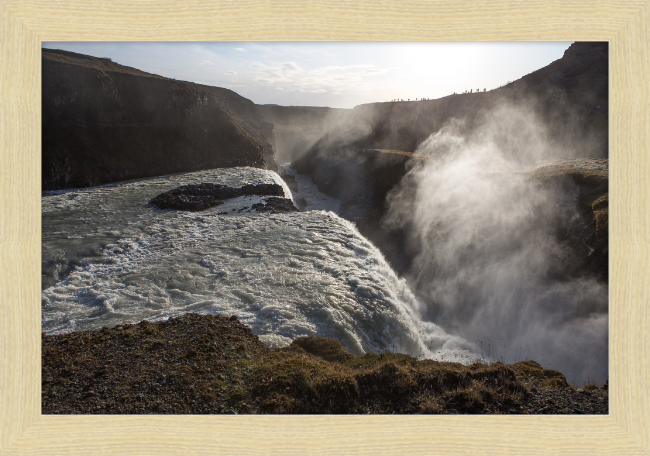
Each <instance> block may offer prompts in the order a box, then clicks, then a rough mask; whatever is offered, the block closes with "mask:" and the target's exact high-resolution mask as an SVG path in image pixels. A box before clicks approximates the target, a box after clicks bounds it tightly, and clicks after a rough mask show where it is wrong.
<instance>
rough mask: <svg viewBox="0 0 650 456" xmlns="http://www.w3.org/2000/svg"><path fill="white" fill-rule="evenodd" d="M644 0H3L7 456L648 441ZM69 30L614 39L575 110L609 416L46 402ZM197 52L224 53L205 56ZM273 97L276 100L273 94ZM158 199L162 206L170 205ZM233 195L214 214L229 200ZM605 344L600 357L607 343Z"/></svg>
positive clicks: (461, 448) (589, 450)
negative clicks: (47, 408) (589, 199)
mask: <svg viewBox="0 0 650 456" xmlns="http://www.w3.org/2000/svg"><path fill="white" fill-rule="evenodd" d="M647 9H648V4H647V2H644V1H638V2H636V1H626V2H616V1H613V0H609V1H602V2H595V3H590V4H588V5H582V4H580V5H578V4H576V5H573V4H572V5H564V4H561V5H553V6H551V7H549V6H547V5H546V4H541V3H540V4H538V3H531V2H520V3H515V4H513V3H512V2H494V3H490V4H489V5H488V4H485V5H483V4H476V3H475V2H437V3H431V2H425V1H421V0H418V1H401V2H399V3H394V4H382V5H379V4H377V3H376V2H371V1H362V2H357V3H354V4H353V5H352V6H351V5H350V4H349V3H346V2H343V1H340V2H339V1H335V2H327V3H316V4H309V5H307V6H305V5H297V4H292V3H290V2H287V3H271V4H269V3H264V2H256V1H252V2H245V3H243V4H237V5H233V4H230V3H225V2H224V3H219V2H215V3H209V4H200V5H190V6H186V5H182V4H178V5H176V4H174V3H165V2H149V3H143V4H137V5H134V4H132V3H128V2H111V3H110V5H105V6H101V7H97V5H95V4H94V3H92V2H87V1H77V2H62V3H58V2H46V3H39V2H37V1H30V0H27V1H21V2H19V1H7V0H0V24H2V26H1V30H2V32H0V33H1V34H2V36H3V39H2V40H0V56H1V57H0V71H1V73H0V81H1V87H0V144H1V145H2V146H1V148H0V153H1V154H2V164H3V165H4V166H3V171H2V176H3V177H2V180H1V181H0V189H1V194H2V211H1V212H0V268H1V271H2V273H1V274H0V297H1V302H2V306H1V309H2V310H1V313H0V315H1V316H2V318H0V341H2V343H1V344H0V350H1V354H2V355H3V356H2V357H1V358H0V419H1V420H2V423H1V425H0V454H59V453H60V454H89V453H90V454H122V453H124V454H141V453H142V454H177V453H189V454H195V453H200V454H203V453H206V454H213V453H228V454H230V453H232V454H257V453H260V454H348V453H360V454H430V453H431V452H432V450H433V449H435V452H436V453H444V454H469V453H473V454H576V455H583V454H648V452H650V437H648V436H649V435H650V420H649V417H648V412H647V410H650V387H649V386H648V379H647V372H648V369H649V368H650V361H648V356H649V353H648V344H649V343H650V342H649V339H648V338H647V337H646V336H645V331H647V329H648V327H649V325H650V317H648V315H649V314H648V312H647V311H646V310H645V306H647V303H646V302H645V301H646V299H645V297H646V296H647V295H648V291H649V290H648V285H646V283H647V280H645V277H644V271H645V269H644V266H645V264H646V262H647V256H648V254H649V253H650V252H648V249H647V247H646V246H645V245H646V242H645V238H644V237H643V234H645V233H646V232H647V231H648V229H647V228H648V227H647V217H646V216H645V210H644V209H645V208H644V203H645V199H644V195H645V194H646V192H647V188H646V187H647V184H646V183H645V179H644V178H645V177H646V176H647V175H648V172H650V169H649V168H650V162H649V161H650V159H649V158H647V157H646V155H647V154H645V153H644V152H645V151H646V149H647V148H648V139H647V134H648V127H647V120H648V119H647V106H648V105H649V104H650V100H648V97H649V96H650V94H649V93H648V91H647V80H648V71H650V67H649V66H648V61H650V57H649V56H650V51H649V49H648V47H649V45H648V40H647V36H648V33H649V32H648V21H647V17H646V16H647ZM63 41H75V42H90V41H152V42H163V41H176V42H178V41H202V42H210V41H211V42H242V43H243V42H260V41H274V42H280V41H342V42H350V41H382V42H389V41H398V42H434V41H440V42H443V41H444V42H469V41H477V42H486V41H509V42H513V41H517V42H519V41H521V42H525V41H547V42H549V41H556V42H559V41H562V42H569V41H575V42H580V41H590V42H594V41H600V42H608V51H609V100H608V103H607V110H606V111H605V108H604V107H601V106H600V105H598V106H591V105H590V104H589V102H588V101H585V102H584V103H583V104H584V106H582V108H584V109H585V110H590V111H589V112H590V113H591V111H594V112H597V113H598V115H601V116H604V115H607V116H609V155H610V156H611V164H612V168H611V170H609V172H610V173H611V178H612V180H613V186H612V193H611V196H612V205H611V206H612V212H611V214H612V217H611V223H610V224H609V241H608V242H609V245H608V247H607V248H606V251H607V250H608V252H609V253H608V255H609V273H608V277H609V289H608V293H609V299H608V306H609V310H608V324H609V330H608V331H607V329H606V325H607V323H605V326H604V327H603V328H600V329H601V330H605V332H608V334H609V336H608V337H609V342H608V350H609V356H608V360H609V375H608V377H605V376H604V375H605V374H602V373H601V375H603V378H608V385H609V392H608V394H609V414H608V415H586V416H580V415H547V416H544V415H500V414H497V415H490V416H485V415H482V416H477V415H457V414H454V415H446V414H440V415H409V414H398V415H388V414H379V415H344V414H329V415H317V414H307V415H291V414H286V415H237V416H228V415H208V414H206V415H128V414H127V415H50V414H42V405H43V404H42V399H41V385H42V378H41V377H42V371H41V337H42V334H41V331H46V330H50V329H52V328H55V326H56V324H58V323H57V322H55V321H54V319H51V320H48V321H50V326H48V328H47V329H44V328H43V327H42V314H41V312H42V310H41V299H39V292H40V291H39V288H38V286H37V283H38V282H39V281H40V280H41V276H40V274H41V263H40V258H41V254H42V251H41V239H42V238H41V235H42V224H41V219H42V213H41V209H42V208H41V199H40V192H41V188H42V183H43V182H45V181H44V179H45V178H46V177H47V176H42V160H43V158H42V154H41V152H42V141H43V137H42V135H41V132H42V125H43V123H42V121H43V111H42V110H44V109H45V108H44V107H43V106H45V100H42V93H43V92H42V87H41V81H42V75H43V74H44V73H43V71H44V69H43V67H44V64H43V63H42V57H41V56H42V43H44V42H63ZM340 44H341V45H345V43H340ZM237 49H238V50H239V51H243V50H244V49H243V48H237ZM109 60H110V59H109ZM118 63H120V62H118ZM202 63H205V64H206V65H209V64H212V65H214V64H213V63H212V62H209V61H207V60H206V61H205V62H202ZM294 65H295V63H294ZM359 67H360V66H359ZM266 69H267V70H268V71H267V72H268V74H270V75H271V77H272V78H273V77H276V78H277V80H278V81H279V80H280V79H281V78H280V77H279V76H277V72H276V71H275V70H274V69H272V68H266ZM284 70H286V71H288V72H291V71H294V70H295V68H285V69H284ZM365 70H366V71H373V70H368V69H365ZM233 74H236V73H234V72H233ZM206 85H211V84H206ZM278 85H281V84H278ZM233 90H236V89H233ZM278 90H284V89H283V88H280V89H278ZM485 91H486V89H485V88H481V89H477V88H472V89H469V88H468V90H467V91H466V92H467V95H466V96H469V94H472V96H481V95H483V92H485ZM488 91H489V89H488ZM312 92H314V93H315V94H316V93H317V92H318V91H317V90H313V91H312ZM476 92H480V94H478V93H476ZM461 93H463V92H461ZM453 95H454V96H456V95H457V94H456V93H454V94H453ZM396 96H397V97H399V96H400V95H396ZM459 96H460V95H459ZM546 96H548V97H555V96H556V94H554V93H548V94H546ZM549 100H550V101H548V103H554V102H555V100H554V99H552V98H549ZM378 101H385V102H388V103H387V105H389V104H390V109H393V110H394V111H396V112H398V111H400V110H402V109H405V107H404V106H406V105H404V104H402V103H403V102H405V101H407V102H411V100H410V99H409V100H402V99H401V98H400V99H397V98H393V99H390V100H388V99H387V100H378ZM419 102H421V103H422V102H428V99H427V98H421V99H420V100H419ZM267 106H269V105H267ZM266 109H267V111H268V112H269V113H270V112H271V110H272V109H273V108H266ZM520 114H521V113H515V114H514V115H512V114H509V115H510V116H511V117H516V116H517V115H520ZM269 115H276V114H273V113H270V114H269ZM310 115H311V114H310ZM522 115H523V114H522ZM290 127H291V126H290ZM291 128H293V127H291ZM289 130H290V128H289ZM289 130H287V131H289ZM174 140H176V139H174ZM181 140H183V138H181ZM181 142H182V141H181ZM605 143H606V142H605ZM387 144H388V143H387ZM584 147H588V145H585V146H584ZM388 149H389V147H386V148H384V149H381V152H382V153H385V151H387V150H388ZM389 152H398V153H402V152H401V151H396V150H392V151H389ZM409 153H410V152H409ZM416 155H417V154H416ZM416 158H418V157H416ZM263 159H264V157H262V160H263ZM422 160H424V161H426V157H424V156H423V158H422ZM287 163H288V162H287ZM219 166H221V165H219ZM477 166H478V165H477ZM48 182H49V181H48ZM52 185H58V184H56V183H54V184H52ZM324 185H327V182H325V183H324ZM271 194H272V193H268V195H271ZM237 196H238V197H243V194H242V195H237ZM153 201H154V200H152V202H153ZM161 201H162V200H161ZM265 201H267V200H265ZM154 204H158V205H159V207H160V208H161V209H163V206H162V205H160V204H161V203H160V202H158V203H154ZM217 204H223V203H222V202H218V203H217ZM268 204H269V205H270V204H271V203H270V202H269V203H268ZM274 204H280V203H277V202H275V203H274ZM305 204H307V203H305ZM328 204H329V203H328ZM226 206H228V204H226V205H224V206H223V207H226ZM262 206H263V205H262ZM427 208H429V209H430V207H429V206H427ZM227 209H228V212H226V211H224V212H221V213H222V214H226V213H229V211H235V210H236V208H232V209H231V208H230V206H228V207H227ZM276 209H277V208H276ZM434 209H435V210H437V211H440V210H442V209H444V208H442V207H441V206H436V207H435V208H434ZM219 210H223V209H219ZM257 210H258V212H259V211H260V209H259V208H258V209H257ZM270 210H271V209H269V211H270ZM452 228H453V227H452ZM452 228H450V229H452ZM531 229H532V228H531ZM472 242H473V241H472ZM470 243H471V242H470ZM116 248H117V247H116ZM472 248H473V247H472ZM601 248H602V246H601ZM206 258H207V257H206ZM204 262H205V263H206V264H205V265H204V266H205V267H206V268H207V269H209V270H210V272H211V273H214V274H217V275H219V274H225V273H223V272H222V271H221V270H219V266H218V264H217V263H215V262H214V261H213V260H212V259H207V260H205V259H204ZM597 266H598V267H601V266H602V265H597ZM432 267H436V265H433V266H432ZM604 267H605V268H607V264H606V263H605V266H604ZM215 271H216V273H215ZM486 280H488V279H486ZM459 286H461V287H462V286H464V284H460V285H459ZM362 288H363V287H362ZM363 290H365V288H363ZM363 290H362V291H363ZM438 290H439V289H438ZM366 293H371V291H367V292H366ZM41 298H42V297H41ZM606 304H607V303H606ZM48 318H49V317H48ZM52 322H54V323H52ZM594 331H595V330H594ZM63 332H66V331H63ZM264 341H265V342H268V341H266V339H264ZM582 343H583V344H584V343H585V342H584V340H583V341H582ZM486 345H487V343H486ZM587 345H589V344H588V343H587ZM587 348H588V347H586V346H585V349H587ZM490 350H491V353H490V356H494V355H496V357H498V356H499V352H498V349H494V347H491V348H490ZM603 350H604V351H603ZM603 350H601V351H602V352H603V353H606V350H607V348H604V349H603ZM190 351H192V350H190ZM188 353H189V352H188ZM194 355H195V354H194V353H192V354H183V355H182V356H188V357H190V356H194ZM606 362H607V361H606ZM197 369H198V367H197ZM373 388H376V387H374V386H373ZM90 394H94V393H92V391H91V392H90ZM454 412H456V410H454Z"/></svg>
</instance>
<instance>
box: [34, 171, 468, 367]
mask: <svg viewBox="0 0 650 456" xmlns="http://www.w3.org/2000/svg"><path fill="white" fill-rule="evenodd" d="M200 182H214V183H221V184H225V185H229V186H231V187H240V186H242V185H245V184H257V183H278V184H281V185H282V186H283V188H284V189H285V196H286V197H289V198H291V197H292V195H291V193H290V191H289V189H288V188H287V187H286V184H284V182H283V181H282V180H281V179H280V177H279V176H278V175H277V174H276V173H274V172H272V171H266V170H259V169H254V168H228V169H217V170H210V171H201V172H195V173H188V174H182V175H174V176H166V177H160V178H154V179H147V180H140V181H134V182H128V183H122V184H116V185H110V186H103V187H96V188H89V189H80V190H72V191H59V192H47V193H44V195H43V198H42V207H43V214H42V224H43V230H42V233H43V235H42V236H43V239H42V240H43V246H42V257H43V264H42V270H43V279H42V281H43V291H42V329H43V331H44V332H46V333H48V334H56V333H64V332H70V331H75V330H89V329H97V328H101V327H102V326H113V325H116V324H118V323H124V322H130V323H133V322H137V321H141V320H144V319H147V320H160V319H165V318H168V317H172V316H177V315H180V314H183V313H186V312H199V313H220V314H224V315H231V314H236V315H238V316H239V318H240V320H241V321H242V322H244V323H245V324H247V325H249V326H250V327H251V328H252V329H253V331H254V332H255V333H256V334H257V335H259V336H260V339H261V340H263V341H264V342H265V343H266V344H268V345H269V346H271V347H276V346H285V345H288V344H289V343H290V342H291V341H292V340H293V339H295V338H297V337H300V336H303V335H318V336H325V337H332V338H334V339H336V340H339V341H340V342H341V343H343V345H344V346H345V347H346V348H348V349H349V350H350V351H352V352H354V353H357V354H361V353H366V352H379V351H385V350H397V351H400V352H406V353H409V354H411V355H413V356H419V355H423V356H425V357H427V358H433V359H435V358H438V359H442V358H444V359H445V360H455V361H460V362H465V363H467V362H471V361H473V360H475V359H477V356H476V352H475V348H474V345H473V344H471V343H469V342H467V341H465V340H464V339H462V338H459V337H456V336H451V335H449V334H446V333H445V332H444V331H443V330H442V329H441V328H440V327H438V326H436V325H435V324H433V323H430V322H424V321H422V319H421V318H420V315H419V302H418V301H417V300H416V299H415V297H414V296H413V294H412V293H411V291H410V290H409V288H408V286H407V285H406V283H405V282H404V281H403V280H401V279H399V278H398V277H397V276H396V274H395V273H394V272H393V271H392V270H391V269H390V267H389V266H388V264H387V263H386V261H385V260H384V258H383V257H382V255H381V253H380V252H379V251H378V250H377V249H376V248H375V247H374V246H373V245H372V244H370V243H369V242H368V241H367V240H366V239H365V238H363V236H361V235H360V234H359V232H358V231H357V230H356V228H355V227H354V225H353V224H352V223H350V222H348V221H346V220H344V219H342V218H340V217H338V216H337V215H336V214H335V213H333V212H331V211H322V210H312V211H307V212H293V213H283V214H266V213H259V214H258V213H256V212H255V211H254V210H251V209H250V208H251V206H252V205H253V204H255V203H257V202H261V201H262V200H263V198H264V197H257V196H252V197H251V196H246V197H238V198H233V199H230V200H226V201H225V203H224V204H222V205H219V206H216V207H213V208H211V209H208V210H205V211H203V212H196V213H192V212H184V211H164V210H160V209H157V208H155V207H153V206H151V205H149V204H148V201H149V200H150V199H151V198H153V197H154V196H156V195H158V194H160V193H162V192H165V191H167V190H170V189H172V188H176V187H178V186H180V185H186V184H191V183H200ZM325 202H326V203H327V204H330V205H331V204H333V202H332V201H329V200H326V201H325ZM308 203H309V201H308ZM310 204H314V203H310ZM308 207H309V205H308ZM312 207H313V206H312Z"/></svg>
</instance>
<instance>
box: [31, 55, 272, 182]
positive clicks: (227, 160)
mask: <svg viewBox="0 0 650 456" xmlns="http://www.w3.org/2000/svg"><path fill="white" fill-rule="evenodd" d="M42 76H43V86H42V87H43V88H42V106H43V109H42V112H43V113H42V135H43V136H42V148H43V149H42V151H43V152H42V153H43V155H42V157H43V161H42V176H43V177H42V179H43V180H42V182H43V190H53V189H61V188H73V187H87V186H93V185H99V184H106V183H110V182H115V181H120V180H125V179H134V178H141V177H149V176H158V175H163V174H170V173H176V172H184V171H196V170H201V169H209V168H218V167H231V166H254V167H259V168H270V169H277V165H276V164H275V161H274V159H273V149H272V146H271V144H270V143H271V141H272V125H271V124H270V123H268V122H266V121H265V120H264V119H263V118H262V117H261V116H260V115H259V114H258V112H257V109H256V107H255V104H254V103H253V102H251V101H250V100H248V99H246V98H243V97H241V96H240V95H238V94H237V93H235V92H233V91H231V90H227V89H223V88H218V87H209V86H204V85H200V84H194V83H190V82H184V81H177V80H174V79H168V78H164V77H161V76H157V75H154V74H149V73H145V72H143V71H140V70H137V69H135V68H130V67H126V66H123V65H119V64H117V63H114V62H112V61H111V60H110V59H103V58H96V57H91V56H87V55H82V54H76V53H73V52H67V51H58V50H49V49H43V50H42Z"/></svg>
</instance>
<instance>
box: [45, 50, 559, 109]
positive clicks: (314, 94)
mask: <svg viewBox="0 0 650 456" xmlns="http://www.w3.org/2000/svg"><path fill="white" fill-rule="evenodd" d="M570 45H571V42H559V41H557V42H309V41H306V42H270V41H264V42H233V41H222V42H107V41H94V42H72V41H65V42H44V43H42V47H43V48H49V49H63V50H66V51H72V52H78V53H80V54H86V55H92V56H95V57H110V58H111V59H112V60H113V61H114V62H116V63H119V64H121V65H126V66H130V67H134V68H137V69H139V70H142V71H146V72H148V73H154V74H158V75H161V76H165V77H168V78H174V79H179V80H183V81H191V82H196V83H199V84H205V85H210V86H217V87H225V88H227V89H231V90H233V91H235V92H237V93H238V94H240V95H242V96H243V97H245V98H248V99H250V100H252V101H253V102H254V103H257V104H278V105H281V106H329V107H331V108H352V107H354V106H357V105H359V104H363V103H373V102H381V101H390V100H393V99H403V100H407V99H411V100H413V99H416V98H417V99H420V98H441V97H444V96H447V95H450V94H452V93H454V92H456V93H462V92H464V91H465V90H467V91H469V90H470V89H473V90H474V91H476V89H480V90H481V91H482V90H483V89H487V90H491V89H496V88H498V87H500V86H502V85H505V84H506V83H508V82H509V81H514V80H516V79H519V78H521V77H522V76H524V75H526V74H528V73H531V72H533V71H535V70H538V69H540V68H542V67H545V66H546V65H548V64H549V63H551V62H553V61H554V60H557V59H559V58H561V57H562V55H563V53H564V51H565V50H566V49H567V48H568V47H569V46H570Z"/></svg>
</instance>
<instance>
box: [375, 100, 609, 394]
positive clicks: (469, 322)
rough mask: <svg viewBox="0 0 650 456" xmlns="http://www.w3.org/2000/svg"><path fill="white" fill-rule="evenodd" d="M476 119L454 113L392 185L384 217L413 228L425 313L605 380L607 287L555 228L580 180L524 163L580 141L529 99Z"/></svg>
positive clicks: (509, 351) (476, 337) (506, 356)
mask: <svg viewBox="0 0 650 456" xmlns="http://www.w3.org/2000/svg"><path fill="white" fill-rule="evenodd" d="M477 119H478V120H473V122H472V123H473V125H472V128H467V125H466V122H464V121H463V120H460V119H452V120H449V121H448V122H446V123H445V125H444V126H442V128H440V129H438V130H436V131H435V132H434V133H432V134H431V135H430V136H429V137H428V138H427V139H426V140H425V141H423V142H422V143H421V144H420V145H419V147H418V148H417V150H416V151H415V153H416V154H418V155H421V156H424V157H426V159H425V160H411V161H410V162H409V166H410V167H411V168H410V170H409V171H408V172H407V174H406V175H405V177H404V178H403V179H402V181H401V182H400V184H399V185H398V186H396V187H395V188H393V190H391V192H390V193H389V194H388V197H387V201H388V205H389V209H388V212H387V215H386V217H385V219H384V223H385V224H386V226H387V227H388V228H389V229H402V230H403V231H404V232H406V233H408V234H407V236H408V239H407V245H408V249H409V250H410V251H411V252H414V259H413V262H412V265H411V267H410V268H409V271H408V273H407V280H408V282H409V283H410V285H411V287H412V289H413V290H414V291H415V292H416V294H418V295H419V297H420V298H421V300H422V304H421V305H422V307H421V309H420V312H421V315H422V318H423V319H424V320H429V321H433V322H435V323H436V324H438V325H441V326H442V327H443V328H445V329H446V330H447V331H449V332H451V333H454V334H457V335H459V336H462V337H464V338H466V339H468V340H471V341H474V342H476V344H477V345H478V347H479V348H482V350H483V354H484V355H485V356H486V357H488V358H493V359H502V360H504V361H505V362H507V363H512V362H515V361H520V360H525V359H529V360H531V359H532V360H535V361H537V362H539V363H540V364H542V366H543V367H544V368H547V369H548V368H550V369H555V370H559V371H560V372H562V373H563V374H564V375H565V376H566V377H567V380H568V381H569V382H571V381H575V382H576V383H577V384H582V382H584V381H586V380H588V379H591V380H594V379H595V380H596V381H597V382H598V383H599V384H602V383H604V381H605V380H606V379H607V377H608V374H607V373H608V287H607V284H606V283H605V282H604V281H602V280H599V279H597V278H595V277H591V276H589V275H588V274H586V273H585V274H575V268H574V269H571V266H572V265H574V263H575V259H574V258H573V257H572V255H571V250H570V249H567V248H566V246H565V245H563V244H562V242H561V241H560V240H559V237H558V236H557V233H558V231H559V230H561V229H562V227H563V225H565V224H566V223H567V215H568V216H569V217H570V216H571V215H572V213H571V211H570V210H569V213H567V207H569V208H572V207H575V205H574V204H572V203H575V200H577V197H578V196H579V194H580V191H581V189H579V188H578V187H575V186H574V188H569V187H566V186H563V187H559V186H553V185H549V184H548V183H542V182H541V181H539V180H538V179H535V178H534V177H533V176H531V175H530V174H527V173H526V172H527V171H529V170H531V169H532V168H533V167H535V166H536V165H537V164H539V163H540V162H543V161H544V160H549V159H554V158H558V157H564V158H566V157H571V156H572V155H574V154H575V151H580V150H582V148H581V146H580V145H579V144H575V147H571V146H572V145H571V144H569V143H567V142H566V141H563V142H562V144H563V145H562V146H560V145H559V144H558V142H557V141H555V140H554V137H553V131H552V130H550V129H549V128H548V127H547V126H546V125H547V124H546V123H544V122H543V121H541V120H540V119H539V118H538V116H537V114H536V111H535V110H534V109H533V108H532V106H528V105H526V104H524V103H521V102H519V103H517V104H516V105H514V104H511V103H507V102H504V103H501V104H499V105H498V106H497V107H495V108H493V109H490V110H486V111H485V112H482V113H480V115H478V116H477ZM583 145H584V144H583ZM575 212H576V211H575V210H573V213H575ZM569 271H574V272H573V273H570V272H569ZM596 372H597V374H596Z"/></svg>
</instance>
